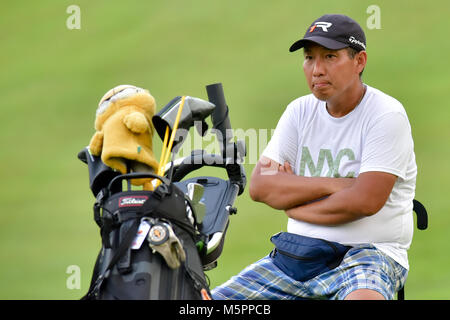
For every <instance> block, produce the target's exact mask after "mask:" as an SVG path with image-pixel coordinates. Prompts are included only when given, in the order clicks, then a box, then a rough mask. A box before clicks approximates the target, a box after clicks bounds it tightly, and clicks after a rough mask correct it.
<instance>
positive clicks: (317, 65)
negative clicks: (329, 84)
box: [313, 59, 325, 77]
mask: <svg viewBox="0 0 450 320" xmlns="http://www.w3.org/2000/svg"><path fill="white" fill-rule="evenodd" d="M324 74H325V70H324V65H323V62H322V61H321V59H315V61H314V65H313V76H314V77H320V76H322V75H324Z"/></svg>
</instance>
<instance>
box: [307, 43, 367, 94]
mask: <svg viewBox="0 0 450 320" xmlns="http://www.w3.org/2000/svg"><path fill="white" fill-rule="evenodd" d="M360 54H361V53H358V54H356V55H355V57H354V58H351V57H350V55H349V53H348V51H347V49H346V48H345V49H340V50H331V49H327V48H325V47H323V46H321V45H318V44H315V43H311V44H308V45H307V46H305V48H304V57H305V60H304V62H303V71H304V72H305V76H306V81H307V82H308V86H309V88H310V90H311V92H312V93H313V94H314V96H315V97H316V98H317V99H319V100H323V101H328V100H330V99H333V98H339V97H341V96H342V94H344V95H345V93H346V92H348V91H349V90H352V88H354V85H355V84H356V83H357V81H358V82H359V81H360V79H359V73H360V72H361V71H362V69H363V68H364V66H365V61H363V62H364V63H363V64H364V65H363V66H362V68H361V61H360V60H361V59H359V55H360Z"/></svg>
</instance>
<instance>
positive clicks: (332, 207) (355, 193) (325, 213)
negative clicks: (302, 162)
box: [286, 172, 397, 225]
mask: <svg viewBox="0 0 450 320" xmlns="http://www.w3.org/2000/svg"><path fill="white" fill-rule="evenodd" d="M396 179H397V177H396V176H394V175H392V174H389V173H384V172H367V173H363V174H361V175H360V176H359V177H358V178H357V179H355V183H354V184H353V185H352V186H351V187H349V188H345V189H342V190H340V191H338V192H336V193H333V194H332V195H330V196H329V197H328V198H326V199H323V200H321V201H317V202H314V203H309V204H306V205H302V206H297V207H295V208H291V209H288V210H286V214H287V216H288V217H290V218H292V219H296V220H301V221H305V222H309V223H313V224H319V225H338V224H343V223H348V222H352V221H355V220H358V219H361V218H364V217H368V216H371V215H373V214H376V213H377V212H378V211H379V210H380V209H381V208H382V207H383V206H384V204H385V203H386V201H387V199H388V197H389V194H390V193H391V191H392V188H393V186H394V183H395V181H396Z"/></svg>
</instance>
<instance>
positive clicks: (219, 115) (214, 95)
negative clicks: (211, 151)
mask: <svg viewBox="0 0 450 320" xmlns="http://www.w3.org/2000/svg"><path fill="white" fill-rule="evenodd" d="M206 92H207V93H208V100H209V101H210V102H211V103H214V104H215V106H216V107H215V108H214V111H213V113H212V115H211V118H212V123H213V127H214V128H215V129H217V139H218V140H219V141H220V148H221V150H222V153H225V149H226V148H227V146H228V145H229V144H230V143H231V140H232V139H233V133H232V132H231V123H230V118H229V117H228V105H227V103H226V101H225V95H224V92H223V87H222V84H221V83H214V84H210V85H207V86H206Z"/></svg>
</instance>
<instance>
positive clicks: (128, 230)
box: [78, 84, 246, 300]
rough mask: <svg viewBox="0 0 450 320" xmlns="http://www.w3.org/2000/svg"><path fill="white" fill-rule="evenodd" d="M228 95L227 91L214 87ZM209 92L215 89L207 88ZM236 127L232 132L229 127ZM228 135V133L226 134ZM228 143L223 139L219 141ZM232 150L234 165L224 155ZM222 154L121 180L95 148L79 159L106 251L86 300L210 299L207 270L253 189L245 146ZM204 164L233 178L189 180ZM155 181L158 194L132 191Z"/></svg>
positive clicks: (218, 102) (200, 154)
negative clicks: (138, 182) (135, 184)
mask: <svg viewBox="0 0 450 320" xmlns="http://www.w3.org/2000/svg"><path fill="white" fill-rule="evenodd" d="M209 87H210V88H209V91H208V93H211V90H212V89H214V90H216V91H217V90H218V92H219V93H221V90H222V89H221V85H218V84H216V85H211V86H209ZM207 88H208V87H207ZM215 97H216V98H217V94H215V93H214V92H213V93H212V94H210V101H211V100H212V101H214V103H215V108H218V107H219V108H226V112H222V113H221V115H222V116H223V118H222V119H219V118H217V117H216V119H214V117H213V123H215V122H218V123H220V124H221V125H222V124H223V123H225V124H226V123H228V126H229V120H228V107H227V106H226V105H225V102H224V98H223V93H222V95H221V96H220V95H219V99H215V100H214V98H215ZM228 129H229V127H228ZM219 130H221V129H219ZM220 137H222V135H220ZM230 149H233V151H234V153H232V154H233V156H232V159H230V158H227V159H225V151H226V150H228V151H229V150H230ZM223 150H224V152H223V154H222V155H211V154H207V153H205V152H204V151H203V150H194V151H193V152H192V153H191V155H190V156H188V157H185V158H182V159H180V161H177V162H176V163H175V162H172V163H171V166H170V171H168V172H167V173H166V174H164V175H163V176H159V175H156V174H153V173H127V174H120V172H116V171H114V170H112V169H111V168H109V167H108V166H106V165H105V164H103V163H102V161H101V158H100V157H97V156H93V155H92V154H91V153H90V152H89V148H85V149H83V150H82V151H81V152H80V153H79V154H78V158H79V159H80V160H81V161H83V162H84V163H86V164H87V165H88V168H89V181H90V187H91V190H92V192H93V194H94V196H95V197H96V201H95V204H94V208H93V212H94V220H95V222H96V223H97V225H98V226H99V228H100V235H101V239H102V246H101V249H100V252H99V254H98V257H97V260H96V263H95V266H94V270H93V274H92V279H91V284H90V287H89V290H88V292H87V294H86V295H85V296H84V297H83V298H82V299H89V300H114V299H120V300H147V299H151V300H175V299H176V300H178V299H182V300H197V299H211V297H210V291H209V285H208V282H207V280H206V276H205V273H204V271H205V270H209V269H211V268H214V267H215V266H216V265H217V259H218V257H219V256H220V254H221V252H222V249H223V244H224V239H225V234H226V230H227V228H228V223H229V215H230V214H233V213H236V209H235V208H234V207H233V203H234V201H235V199H236V197H237V196H238V195H240V194H241V193H242V192H243V190H244V188H245V184H246V178H245V172H244V169H243V166H242V165H241V164H240V162H241V161H242V159H243V157H244V156H245V146H244V144H243V143H242V142H240V141H238V143H233V142H230V143H227V145H226V146H224V147H223ZM203 166H213V167H219V168H223V169H226V171H227V173H228V177H229V179H228V180H223V179H220V178H217V177H209V176H208V177H203V176H202V177H195V178H190V179H186V180H183V178H185V177H186V175H188V174H189V173H190V172H192V171H195V170H198V169H200V168H201V167H203ZM142 178H149V179H154V181H156V180H158V181H159V182H160V184H159V185H158V186H157V187H156V188H155V189H154V190H153V191H147V190H133V189H132V187H131V180H132V179H142Z"/></svg>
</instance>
